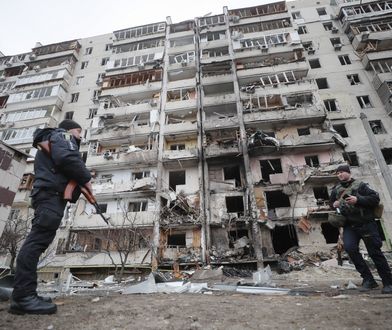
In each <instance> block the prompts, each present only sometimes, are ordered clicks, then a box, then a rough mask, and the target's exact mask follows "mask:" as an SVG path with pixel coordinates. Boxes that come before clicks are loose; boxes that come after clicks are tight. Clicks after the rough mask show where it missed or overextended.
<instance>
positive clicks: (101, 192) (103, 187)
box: [93, 176, 156, 198]
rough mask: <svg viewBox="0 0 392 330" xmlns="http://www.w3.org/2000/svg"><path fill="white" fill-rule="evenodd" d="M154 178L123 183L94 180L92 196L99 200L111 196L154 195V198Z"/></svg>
mask: <svg viewBox="0 0 392 330" xmlns="http://www.w3.org/2000/svg"><path fill="white" fill-rule="evenodd" d="M155 187H156V178H155V177H152V176H151V177H145V178H142V179H137V180H133V181H129V182H125V183H119V182H114V183H113V182H112V181H110V180H106V181H102V180H101V181H99V180H95V181H94V183H93V191H94V194H95V195H96V196H97V197H99V198H104V197H111V196H113V194H116V195H119V194H122V193H123V194H127V195H129V194H132V193H133V194H140V193H142V194H145V193H151V192H153V193H154V196H155Z"/></svg>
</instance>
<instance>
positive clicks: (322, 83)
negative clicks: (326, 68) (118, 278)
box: [316, 78, 329, 89]
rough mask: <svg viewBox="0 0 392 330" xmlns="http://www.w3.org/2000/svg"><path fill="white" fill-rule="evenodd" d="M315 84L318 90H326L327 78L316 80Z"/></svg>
mask: <svg viewBox="0 0 392 330" xmlns="http://www.w3.org/2000/svg"><path fill="white" fill-rule="evenodd" d="M316 84H317V87H318V88H319V89H327V88H329V86H328V81H327V78H318V79H316Z"/></svg>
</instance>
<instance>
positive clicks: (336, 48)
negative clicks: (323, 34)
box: [333, 44, 343, 50]
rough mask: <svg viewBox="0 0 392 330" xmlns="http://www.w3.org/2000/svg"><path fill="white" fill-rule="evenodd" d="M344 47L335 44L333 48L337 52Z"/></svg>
mask: <svg viewBox="0 0 392 330" xmlns="http://www.w3.org/2000/svg"><path fill="white" fill-rule="evenodd" d="M342 47H343V45H342V44H334V45H333V48H334V49H335V50H341V49H342Z"/></svg>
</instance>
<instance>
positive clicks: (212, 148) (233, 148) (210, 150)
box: [204, 141, 242, 158]
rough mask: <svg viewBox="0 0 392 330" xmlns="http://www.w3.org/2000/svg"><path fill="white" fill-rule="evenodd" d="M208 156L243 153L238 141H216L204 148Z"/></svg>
mask: <svg viewBox="0 0 392 330" xmlns="http://www.w3.org/2000/svg"><path fill="white" fill-rule="evenodd" d="M204 154H205V157H206V158H215V157H225V156H239V155H241V154H242V152H241V151H240V147H239V145H238V142H237V141H227V142H221V143H219V142H215V143H212V144H209V145H208V146H206V147H205V149H204Z"/></svg>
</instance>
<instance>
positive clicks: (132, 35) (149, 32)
mask: <svg viewBox="0 0 392 330" xmlns="http://www.w3.org/2000/svg"><path fill="white" fill-rule="evenodd" d="M165 33H166V22H158V23H153V24H147V25H142V26H137V27H131V28H128V29H123V30H118V31H114V32H113V34H114V37H115V38H113V47H115V46H118V45H122V44H126V43H129V42H130V41H132V42H137V41H140V40H144V39H151V38H158V37H164V36H165Z"/></svg>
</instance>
